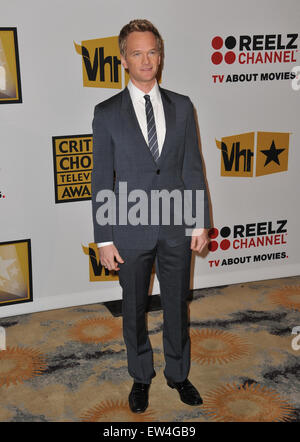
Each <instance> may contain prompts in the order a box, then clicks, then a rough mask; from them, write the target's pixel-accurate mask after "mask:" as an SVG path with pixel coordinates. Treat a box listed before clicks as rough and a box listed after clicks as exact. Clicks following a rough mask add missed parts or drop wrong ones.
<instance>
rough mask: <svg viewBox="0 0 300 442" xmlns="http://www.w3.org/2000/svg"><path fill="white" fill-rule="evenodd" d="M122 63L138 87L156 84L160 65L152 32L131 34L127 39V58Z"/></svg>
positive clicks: (122, 59) (122, 58)
mask: <svg viewBox="0 0 300 442" xmlns="http://www.w3.org/2000/svg"><path fill="white" fill-rule="evenodd" d="M121 62H122V65H123V66H124V68H125V69H128V71H129V75H130V78H131V80H132V82H133V83H135V84H137V85H145V84H148V85H150V84H151V83H153V84H154V82H155V77H156V74H157V71H158V68H159V64H160V55H159V52H158V49H157V42H156V38H155V36H154V34H153V33H152V32H148V31H146V32H131V34H129V35H128V37H127V50H126V56H125V57H123V56H122V55H121Z"/></svg>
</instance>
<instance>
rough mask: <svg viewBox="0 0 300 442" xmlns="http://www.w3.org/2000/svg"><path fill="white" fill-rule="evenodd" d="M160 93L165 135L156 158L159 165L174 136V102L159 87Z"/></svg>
mask: <svg viewBox="0 0 300 442" xmlns="http://www.w3.org/2000/svg"><path fill="white" fill-rule="evenodd" d="M159 90H160V95H161V99H162V103H163V108H164V114H165V120H166V136H165V140H164V144H163V146H162V150H161V154H160V156H159V158H158V161H157V164H159V165H161V164H162V162H163V160H164V158H165V157H166V155H167V154H168V151H169V150H170V149H171V147H172V139H173V137H174V136H175V130H176V109H175V104H174V103H173V102H172V101H171V100H170V98H169V96H168V95H167V93H166V91H165V90H164V89H162V88H161V87H160V88H159Z"/></svg>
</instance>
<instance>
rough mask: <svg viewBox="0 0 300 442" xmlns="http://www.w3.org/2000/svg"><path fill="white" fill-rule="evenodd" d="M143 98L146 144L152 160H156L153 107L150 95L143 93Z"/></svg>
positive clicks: (157, 153) (156, 143)
mask: <svg viewBox="0 0 300 442" xmlns="http://www.w3.org/2000/svg"><path fill="white" fill-rule="evenodd" d="M144 98H145V100H146V102H145V109H146V117H147V130H148V146H149V149H150V151H151V153H152V155H153V158H154V160H155V161H157V159H158V157H159V150H158V142H157V134H156V127H155V119H154V112H153V107H152V103H151V100H150V95H144Z"/></svg>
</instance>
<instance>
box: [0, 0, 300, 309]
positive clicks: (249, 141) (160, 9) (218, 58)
mask: <svg viewBox="0 0 300 442" xmlns="http://www.w3.org/2000/svg"><path fill="white" fill-rule="evenodd" d="M0 17H1V18H0V20H1V22H0V26H1V27H0V143H1V150H0V152H1V156H0V223H1V230H0V315H1V316H2V317H5V316H11V315H17V314H22V313H28V312H33V311H40V310H45V309H55V308H60V307H67V306H73V305H83V304H89V303H96V302H103V301H108V300H115V299H121V297H122V293H121V288H120V286H119V283H118V275H117V274H113V273H109V272H107V271H105V269H104V268H102V267H101V265H100V263H99V260H98V256H97V250H96V248H95V245H94V244H93V228H92V217H91V201H90V199H91V170H92V165H93V159H92V152H93V139H92V127H91V123H92V118H93V111H94V106H95V105H96V104H97V103H99V102H101V101H103V100H105V99H107V98H109V97H111V96H112V95H114V94H116V93H118V92H119V91H120V90H121V89H122V88H124V87H125V86H126V84H127V81H128V76H127V73H126V72H125V71H124V69H123V67H122V66H121V63H120V54H119V49H118V41H117V40H118V38H117V36H118V34H119V31H120V29H121V28H122V26H123V25H124V24H126V23H128V22H129V21H130V20H131V19H134V18H147V19H149V20H150V21H152V22H153V23H154V24H155V26H156V27H157V28H158V29H159V31H160V32H161V34H162V36H163V39H164V44H165V60H164V69H163V72H162V78H161V86H162V87H164V88H166V89H170V90H174V91H176V92H179V93H181V94H184V95H188V96H189V97H190V98H191V100H192V102H193V104H194V106H195V111H196V114H197V121H198V125H199V140H200V141H201V152H202V155H203V158H204V162H205V171H206V177H207V182H208V186H209V192H210V201H211V207H212V216H213V222H214V228H213V229H211V230H210V232H209V235H210V244H209V251H208V253H205V254H204V255H203V256H194V257H193V273H192V275H191V276H192V277H191V288H203V287H209V286H218V285H224V284H230V283H238V282H244V281H254V280H261V279H269V278H277V277H283V276H291V275H297V274H299V270H300V241H299V236H300V235H299V227H298V226H299V217H300V210H299V165H300V148H299V146H300V129H299V105H300V66H299V65H300V60H299V47H300V39H299V34H298V33H299V29H300V4H299V1H298V0H289V1H286V2H282V1H281V0H265V1H263V2H262V1H257V0H254V1H252V2H250V3H247V8H245V5H244V3H243V2H240V1H238V0H228V1H226V2H223V1H222V0H217V1H215V2H213V3H209V2H206V1H199V0H188V1H187V2H181V1H179V0H163V1H160V2H158V1H157V2H156V1H153V2H152V3H151V4H149V2H146V1H140V0H139V1H138V0H132V1H130V2H126V3H124V2H123V1H121V0H113V1H111V2H104V1H99V0H97V1H96V0H87V1H86V2H82V1H77V0H76V1H74V0H67V1H64V2H61V1H58V0H52V1H51V2H39V1H37V0H28V1H27V2H26V3H24V2H21V1H20V0H10V1H9V2H6V4H2V5H1V16H0ZM151 293H152V294H155V293H159V284H158V280H157V277H156V275H155V274H153V279H152V284H151Z"/></svg>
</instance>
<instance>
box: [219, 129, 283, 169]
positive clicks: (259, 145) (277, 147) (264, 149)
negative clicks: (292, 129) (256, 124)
mask: <svg viewBox="0 0 300 442" xmlns="http://www.w3.org/2000/svg"><path fill="white" fill-rule="evenodd" d="M255 135H256V137H255ZM289 137H290V133H288V132H257V134H255V132H248V133H243V134H238V135H231V136H228V137H223V138H221V141H218V140H216V145H217V147H218V149H220V153H221V176H224V177H253V176H254V172H255V176H262V175H269V174H273V173H278V172H284V171H287V170H288V154H289ZM255 139H256V143H255ZM255 144H256V152H255ZM255 154H256V159H255ZM254 167H255V171H254Z"/></svg>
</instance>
